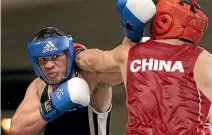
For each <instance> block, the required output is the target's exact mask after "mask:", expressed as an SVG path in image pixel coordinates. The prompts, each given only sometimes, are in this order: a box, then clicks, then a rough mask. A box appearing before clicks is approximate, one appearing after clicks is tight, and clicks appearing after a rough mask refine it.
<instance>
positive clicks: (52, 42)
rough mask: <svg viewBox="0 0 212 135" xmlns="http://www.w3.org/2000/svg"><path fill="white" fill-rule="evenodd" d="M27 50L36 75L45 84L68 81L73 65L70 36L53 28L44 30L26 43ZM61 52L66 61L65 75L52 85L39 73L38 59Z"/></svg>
mask: <svg viewBox="0 0 212 135" xmlns="http://www.w3.org/2000/svg"><path fill="white" fill-rule="evenodd" d="M27 50H28V54H29V57H30V60H31V63H32V66H33V68H34V70H35V73H36V75H37V76H39V77H40V78H41V79H43V80H44V81H45V82H46V83H47V84H51V85H55V84H60V83H62V82H65V81H67V80H68V79H70V76H71V75H72V72H73V67H74V65H75V62H74V48H73V39H72V37H71V36H70V35H69V36H66V35H65V34H64V33H63V32H61V31H59V30H58V29H56V28H53V27H47V28H44V29H42V30H41V31H40V32H39V33H38V34H37V35H36V36H35V38H34V39H33V40H32V41H31V42H30V43H28V46H27ZM62 51H64V52H65V54H66V56H67V59H68V65H67V71H66V75H65V76H64V78H63V80H61V81H60V82H58V83H52V82H50V81H49V80H48V79H47V78H46V76H45V75H44V74H43V72H42V71H41V69H40V66H39V64H38V57H40V56H41V57H45V56H52V55H56V54H58V53H60V52H62Z"/></svg>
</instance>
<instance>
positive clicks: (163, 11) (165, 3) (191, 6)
mask: <svg viewBox="0 0 212 135" xmlns="http://www.w3.org/2000/svg"><path fill="white" fill-rule="evenodd" d="M156 8H157V12H156V14H155V16H154V17H153V19H152V25H151V38H152V39H156V40H157V39H177V38H178V39H180V38H181V39H185V40H187V41H190V42H191V43H194V44H196V43H198V42H199V41H200V40H201V38H202V36H203V34H204V32H205V30H206V29H207V26H208V17H207V16H206V15H205V14H204V13H203V12H202V11H201V10H200V6H199V5H198V4H197V3H196V0H159V1H158V3H157V5H156Z"/></svg>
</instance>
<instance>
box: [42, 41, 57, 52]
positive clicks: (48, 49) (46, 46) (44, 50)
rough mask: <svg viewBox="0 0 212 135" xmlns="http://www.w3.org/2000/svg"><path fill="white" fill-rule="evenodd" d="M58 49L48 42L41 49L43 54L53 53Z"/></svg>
mask: <svg viewBox="0 0 212 135" xmlns="http://www.w3.org/2000/svg"><path fill="white" fill-rule="evenodd" d="M57 49H58V48H57V47H55V45H54V44H53V43H52V42H51V41H49V42H48V43H47V44H46V45H45V47H44V48H43V53H46V52H49V51H54V50H57Z"/></svg>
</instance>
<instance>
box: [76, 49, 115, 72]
mask: <svg viewBox="0 0 212 135" xmlns="http://www.w3.org/2000/svg"><path fill="white" fill-rule="evenodd" d="M113 56H114V55H113V51H102V50H99V49H88V50H85V51H82V52H80V53H79V54H78V55H77V56H76V63H77V65H78V66H79V67H80V68H81V69H83V70H87V71H90V72H95V71H99V72H113V71H117V70H119V66H118V65H117V64H118V63H117V62H116V61H115V60H114V57H113Z"/></svg>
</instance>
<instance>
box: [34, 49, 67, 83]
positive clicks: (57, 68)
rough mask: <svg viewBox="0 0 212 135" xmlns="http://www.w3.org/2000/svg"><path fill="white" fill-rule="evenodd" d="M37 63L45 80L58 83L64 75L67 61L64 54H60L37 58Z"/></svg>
mask: <svg viewBox="0 0 212 135" xmlns="http://www.w3.org/2000/svg"><path fill="white" fill-rule="evenodd" d="M38 63H39V66H40V68H41V70H42V72H43V74H44V75H45V76H46V78H47V79H48V80H49V81H50V82H52V83H58V82H60V81H61V80H62V79H63V78H64V76H65V74H66V71H67V63H68V60H67V56H66V54H65V53H64V52H60V53H58V54H56V55H53V56H47V57H38Z"/></svg>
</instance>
